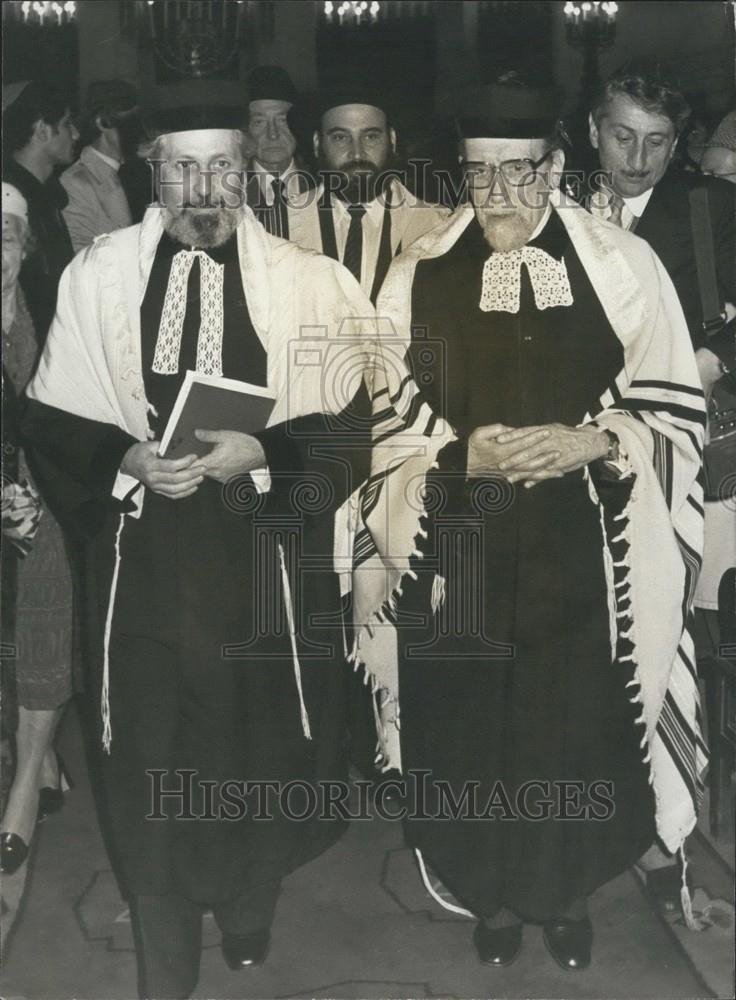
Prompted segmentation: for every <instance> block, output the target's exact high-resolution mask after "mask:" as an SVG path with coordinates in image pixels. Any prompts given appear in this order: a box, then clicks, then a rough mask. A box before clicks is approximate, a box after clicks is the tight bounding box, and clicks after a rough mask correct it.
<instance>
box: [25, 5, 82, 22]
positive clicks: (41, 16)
mask: <svg viewBox="0 0 736 1000" xmlns="http://www.w3.org/2000/svg"><path fill="white" fill-rule="evenodd" d="M20 11H21V15H22V18H23V23H24V24H40V25H44V24H52V25H53V24H56V25H60V24H68V23H69V22H70V21H73V20H74V19H75V17H76V14H77V5H76V3H74V0H66V2H64V3H58V2H56V0H46V2H42V0H34V2H30V0H25V2H24V3H22V4H21V5H20Z"/></svg>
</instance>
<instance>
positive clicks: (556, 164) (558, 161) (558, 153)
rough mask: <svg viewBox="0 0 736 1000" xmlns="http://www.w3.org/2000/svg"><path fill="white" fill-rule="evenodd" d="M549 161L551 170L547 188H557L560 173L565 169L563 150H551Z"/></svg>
mask: <svg viewBox="0 0 736 1000" xmlns="http://www.w3.org/2000/svg"><path fill="white" fill-rule="evenodd" d="M550 159H551V161H552V169H551V170H550V174H549V186H550V188H558V187H559V186H560V178H561V176H562V171H563V170H564V169H565V150H564V149H555V150H553V152H552V155H551V157H550Z"/></svg>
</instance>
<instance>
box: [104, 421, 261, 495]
mask: <svg viewBox="0 0 736 1000" xmlns="http://www.w3.org/2000/svg"><path fill="white" fill-rule="evenodd" d="M196 435H197V438H198V439H199V440H200V441H208V442H212V443H213V444H214V448H213V449H212V451H211V452H209V454H207V455H204V456H203V457H202V458H198V457H197V456H196V455H185V456H184V458H161V457H160V455H159V454H158V449H159V446H160V442H158V441H143V442H139V443H138V444H134V445H132V447H130V448H129V449H128V451H127V452H126V453H125V457H124V458H123V461H122V462H121V464H120V471H121V472H124V473H125V474H126V475H129V476H133V478H135V479H138V480H140V482H142V483H143V484H144V486H147V487H148V488H149V489H150V490H153V492H154V493H160V494H161V496H165V497H168V498H169V499H170V500H183V499H184V497H188V496H191V495H192V493H195V492H196V491H197V489H198V487H199V486H200V484H201V483H202V481H203V480H204V479H205V477H207V478H208V479H215V480H217V482H220V483H226V482H227V481H228V480H229V479H232V478H233V476H240V475H243V474H244V473H246V472H252V471H253V470H254V469H259V468H262V467H263V466H264V465H265V464H266V456H265V454H264V452H263V448H262V447H261V444H260V442H259V441H258V440H257V439H256V438H254V437H251V436H250V434H242V433H240V431H196Z"/></svg>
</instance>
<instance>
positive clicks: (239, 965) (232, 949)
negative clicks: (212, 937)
mask: <svg viewBox="0 0 736 1000" xmlns="http://www.w3.org/2000/svg"><path fill="white" fill-rule="evenodd" d="M270 944H271V930H270V928H268V927H266V928H265V930H260V931H254V932H253V933H252V934H223V935H222V954H223V956H224V958H225V961H226V962H227V964H228V966H229V967H230V968H231V969H233V970H237V969H248V968H250V966H251V965H260V964H261V962H263V961H265V958H266V955H267V954H268V947H269V945H270Z"/></svg>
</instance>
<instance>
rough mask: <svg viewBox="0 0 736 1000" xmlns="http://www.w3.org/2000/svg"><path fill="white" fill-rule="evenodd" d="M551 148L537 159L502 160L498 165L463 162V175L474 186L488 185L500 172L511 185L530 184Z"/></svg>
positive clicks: (521, 185) (549, 153)
mask: <svg viewBox="0 0 736 1000" xmlns="http://www.w3.org/2000/svg"><path fill="white" fill-rule="evenodd" d="M551 153H552V150H551V149H548V150H547V152H546V153H545V154H544V156H542V157H541V158H540V159H538V160H528V159H522V160H504V161H503V163H499V164H498V165H496V164H494V163H479V162H466V163H465V164H464V172H465V176H466V177H467V178H468V180H469V181H470V182H471V183H472V184H473V185H474V186H475V187H490V186H491V184H492V183H493V181H494V179H495V176H496V174H500V175H501V176H502V177H503V179H504V180H505V181H506V182H507V183H508V184H511V185H512V187H524V186H525V185H526V184H531V182H532V181H533V180H534V178H535V177H536V175H537V171H538V170H539V168H540V167H541V165H542V164H543V163H544V161H545V160H546V159H548V157H549V156H550V155H551Z"/></svg>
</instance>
